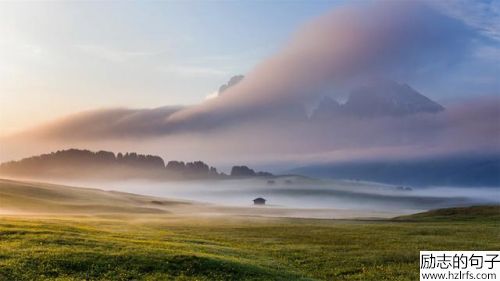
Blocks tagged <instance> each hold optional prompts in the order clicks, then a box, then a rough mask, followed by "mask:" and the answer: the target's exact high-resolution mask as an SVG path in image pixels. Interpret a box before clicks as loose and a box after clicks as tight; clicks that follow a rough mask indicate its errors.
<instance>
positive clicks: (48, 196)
mask: <svg viewBox="0 0 500 281" xmlns="http://www.w3.org/2000/svg"><path fill="white" fill-rule="evenodd" d="M192 205H194V203H190V202H184V201H178V200H177V201H174V200H167V199H164V198H156V197H150V196H141V195H136V194H131V193H124V192H115V191H104V190H99V189H89V188H78V187H70V186H62V185H55V184H45V183H33V182H19V181H11V180H5V179H0V213H10V214H12V213H33V214H58V215H63V214H107V213H117V214H167V213H172V212H174V210H179V209H182V208H189V207H190V206H192Z"/></svg>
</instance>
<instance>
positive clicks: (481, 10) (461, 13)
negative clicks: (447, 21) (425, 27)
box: [429, 0, 500, 40]
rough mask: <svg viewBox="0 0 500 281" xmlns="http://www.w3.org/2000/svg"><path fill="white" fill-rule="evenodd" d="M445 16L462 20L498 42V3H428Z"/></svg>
mask: <svg viewBox="0 0 500 281" xmlns="http://www.w3.org/2000/svg"><path fill="white" fill-rule="evenodd" d="M429 3H430V4H431V5H435V6H436V7H438V8H440V9H441V10H442V11H444V12H445V13H446V14H448V15H450V16H452V17H455V18H457V19H460V20H462V21H463V22H465V23H466V24H468V25H470V26H471V27H473V28H475V29H477V30H479V31H480V32H481V33H483V34H484V35H485V36H488V37H490V38H492V39H494V40H500V3H499V2H498V1H488V0H484V1H483V0H481V1H472V0H454V1H449V0H448V1H429Z"/></svg>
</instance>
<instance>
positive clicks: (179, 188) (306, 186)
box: [65, 177, 500, 218]
mask: <svg viewBox="0 0 500 281" xmlns="http://www.w3.org/2000/svg"><path fill="white" fill-rule="evenodd" d="M65 184H71V185H79V186H86V187H94V188H100V189H104V190H114V191H123V192H130V193H136V194H142V195H149V196H159V197H165V198H173V199H182V200H188V201H196V202H200V203H209V204H213V205H216V206H221V207H222V206H223V207H237V208H251V209H255V210H257V209H258V215H260V216H298V217H330V218H335V217H337V214H338V212H343V214H344V215H343V216H342V217H359V216H361V217H378V216H386V217H391V216H397V215H402V214H409V213H415V212H419V211H425V210H429V209H437V208H445V207H455V206H469V205H477V204H498V203H500V192H498V189H497V188H458V187H429V188H418V189H416V188H414V189H411V188H410V189H411V190H401V189H402V188H401V187H398V186H393V185H385V184H378V183H369V182H354V181H338V180H310V179H304V178H300V177H280V178H278V179H276V180H274V183H273V184H270V183H268V181H267V180H265V179H241V180H212V181H182V182H152V181H142V180H129V181H122V182H75V181H73V182H65ZM404 188H407V189H409V188H408V187H403V189H404ZM257 197H263V198H265V199H266V200H267V202H266V206H265V207H255V206H253V199H255V198H257ZM279 210H287V211H288V212H285V213H279V212H277V211H279ZM290 211H293V215H291V213H290ZM315 211H317V212H315ZM346 213H347V214H351V215H347V216H346V215H345V214H346ZM237 214H238V213H237ZM245 214H247V215H254V214H256V213H252V212H251V211H250V212H245Z"/></svg>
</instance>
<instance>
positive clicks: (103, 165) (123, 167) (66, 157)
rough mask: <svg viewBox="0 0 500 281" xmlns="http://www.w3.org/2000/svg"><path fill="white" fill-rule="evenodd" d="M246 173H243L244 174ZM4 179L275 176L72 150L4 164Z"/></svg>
mask: <svg viewBox="0 0 500 281" xmlns="http://www.w3.org/2000/svg"><path fill="white" fill-rule="evenodd" d="M242 171H243V172H242ZM0 175H4V176H10V177H21V178H42V179H84V180H115V179H120V180H121V179H127V178H142V179H153V180H185V179H224V178H228V177H254V176H266V177H268V176H272V174H270V173H266V172H255V171H254V170H252V169H250V168H248V167H246V166H234V167H233V169H232V172H231V174H230V175H229V176H228V175H226V174H224V173H219V172H218V171H217V169H216V168H215V167H212V166H209V165H208V164H206V163H204V162H203V161H194V162H187V163H185V162H183V161H175V160H172V161H169V162H168V163H165V161H164V160H163V159H162V158H161V157H159V156H156V155H144V154H137V153H135V152H131V153H128V152H127V153H118V154H116V155H115V153H113V152H110V151H102V150H101V151H98V152H93V151H90V150H81V149H68V150H60V151H57V152H52V153H49V154H42V155H39V156H33V157H28V158H24V159H21V160H19V161H10V162H5V163H2V164H0Z"/></svg>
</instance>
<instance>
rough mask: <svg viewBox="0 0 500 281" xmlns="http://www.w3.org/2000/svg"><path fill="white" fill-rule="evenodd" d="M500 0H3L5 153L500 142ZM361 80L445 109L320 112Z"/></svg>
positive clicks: (352, 150)
mask: <svg viewBox="0 0 500 281" xmlns="http://www.w3.org/2000/svg"><path fill="white" fill-rule="evenodd" d="M499 6H500V5H499V4H498V2H496V1H368V0H367V1H346V2H341V1H339V2H328V1H294V2H285V1H266V2H264V1H255V2H236V1H235V2H225V1H224V2H223V1H217V2H215V1H213V2H212V1H204V2H197V1H187V2H49V3H45V2H35V3H28V2H24V3H13V2H1V3H0V7H1V9H0V32H1V33H2V37H3V38H4V40H2V41H1V43H0V50H1V51H0V59H1V61H2V62H4V63H2V65H1V66H0V95H1V96H0V114H1V115H0V128H1V129H2V131H1V132H0V136H4V137H2V138H0V154H1V155H0V160H7V159H13V158H19V157H22V156H29V155H31V154H38V153H43V152H48V151H53V150H57V149H62V148H72V147H76V148H89V149H93V150H99V149H107V150H112V151H137V152H141V153H151V154H159V155H161V156H162V157H164V158H166V159H172V158H173V159H179V160H185V161H188V160H189V161H191V160H198V159H201V160H207V161H209V162H211V163H215V164H228V163H235V162H238V163H243V164H246V163H260V164H263V165H264V164H265V165H273V164H276V165H280V163H281V164H283V162H288V163H289V164H288V165H299V164H303V163H305V162H309V163H315V162H318V161H340V160H342V161H345V160H346V159H366V160H368V159H374V158H380V157H393V158H408V157H410V158H411V157H421V156H425V155H427V156H429V155H443V154H464V153H483V154H485V153H493V152H495V153H496V152H500V101H499V99H500V79H498V71H499V70H500V69H499V65H500V56H499V54H500V7H499ZM236 74H244V75H245V78H244V79H243V80H241V82H239V83H237V84H236V85H234V86H232V87H230V88H229V89H227V90H225V91H224V93H219V95H218V96H217V97H215V98H211V99H207V96H212V97H213V96H214V95H213V93H214V91H217V89H218V88H219V86H220V85H222V84H224V83H226V82H227V81H228V80H229V78H230V77H232V76H233V75H236ZM360 87H365V88H366V87H368V89H369V90H368V92H369V93H373V94H375V93H379V92H383V93H391V92H393V91H396V92H397V93H399V94H404V93H407V92H408V91H410V92H417V93H420V94H422V95H424V96H426V97H428V98H430V99H431V100H434V101H436V102H438V103H440V104H441V105H443V106H444V108H446V110H444V111H443V112H440V113H432V114H430V113H428V112H418V114H407V115H398V116H392V115H384V116H379V117H377V118H368V119H365V118H359V116H355V115H356V114H357V113H359V112H357V113H356V112H350V113H349V114H347V115H342V116H340V117H339V116H338V115H334V116H335V117H332V118H331V119H329V120H320V121H318V120H314V119H313V118H310V116H308V115H310V114H311V112H313V111H314V106H315V105H317V104H318V103H319V102H320V101H321V100H322V99H324V98H325V97H326V96H327V97H330V98H332V99H335V100H337V101H341V102H343V101H345V100H347V99H348V96H349V93H351V92H353V91H356V90H359V88H360ZM408 89H410V90H408ZM410 96H411V95H410ZM407 98H408V97H407ZM365 99H370V97H369V95H368V96H365ZM424 100H425V98H424ZM410 101H412V100H411V99H410V100H404V101H403V104H405V103H406V102H410ZM393 103H394V102H393ZM370 107H371V104H370V103H365V104H363V105H361V106H360V107H358V110H360V111H361V113H363V112H365V113H366V112H367V111H369V110H370ZM308 109H309V110H308Z"/></svg>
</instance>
